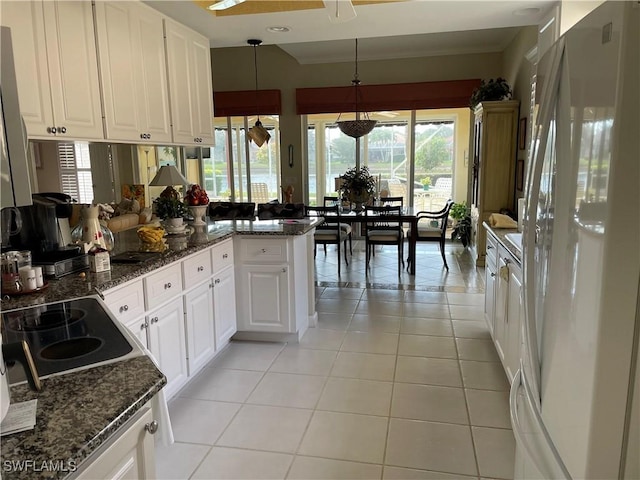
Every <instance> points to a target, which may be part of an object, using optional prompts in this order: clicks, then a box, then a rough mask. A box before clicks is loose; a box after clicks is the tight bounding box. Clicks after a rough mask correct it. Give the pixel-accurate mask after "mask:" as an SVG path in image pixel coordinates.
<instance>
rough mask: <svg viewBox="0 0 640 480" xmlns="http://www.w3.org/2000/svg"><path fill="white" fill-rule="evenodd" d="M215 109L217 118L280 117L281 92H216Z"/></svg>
mask: <svg viewBox="0 0 640 480" xmlns="http://www.w3.org/2000/svg"><path fill="white" fill-rule="evenodd" d="M213 109H214V116H216V117H235V116H245V115H255V114H256V113H259V114H260V115H280V114H281V113H282V101H281V99H280V90H258V92H257V95H256V91H255V90H242V91H236V92H214V94H213Z"/></svg>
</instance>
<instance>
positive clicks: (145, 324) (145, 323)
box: [140, 322, 149, 330]
mask: <svg viewBox="0 0 640 480" xmlns="http://www.w3.org/2000/svg"><path fill="white" fill-rule="evenodd" d="M148 326H149V325H147V322H144V323H142V324H140V330H144V329H145V328H147V327H148Z"/></svg>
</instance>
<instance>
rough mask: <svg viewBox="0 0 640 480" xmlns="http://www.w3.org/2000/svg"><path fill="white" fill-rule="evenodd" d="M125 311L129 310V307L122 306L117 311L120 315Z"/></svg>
mask: <svg viewBox="0 0 640 480" xmlns="http://www.w3.org/2000/svg"><path fill="white" fill-rule="evenodd" d="M127 310H129V305H122V306H121V307H120V309H119V311H120V313H122V312H126V311H127Z"/></svg>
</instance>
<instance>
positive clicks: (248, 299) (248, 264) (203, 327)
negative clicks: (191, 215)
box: [2, 219, 319, 398]
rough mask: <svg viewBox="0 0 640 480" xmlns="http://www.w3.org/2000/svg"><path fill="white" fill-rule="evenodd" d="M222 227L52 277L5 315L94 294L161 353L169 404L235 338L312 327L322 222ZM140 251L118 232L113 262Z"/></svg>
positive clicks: (292, 337)
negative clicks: (104, 265)
mask: <svg viewBox="0 0 640 480" xmlns="http://www.w3.org/2000/svg"><path fill="white" fill-rule="evenodd" d="M295 222H296V223H293V221H289V220H260V221H223V222H218V223H209V224H207V225H206V226H202V227H189V233H188V234H185V235H170V236H167V237H166V240H167V245H168V248H167V249H166V250H165V251H164V252H162V253H156V254H154V256H151V257H150V258H149V259H147V260H145V261H143V262H141V263H124V264H120V263H112V265H111V270H110V271H107V272H100V273H89V272H83V273H81V274H71V275H67V276H65V277H61V278H60V279H56V280H49V286H48V288H46V289H44V290H43V291H42V292H39V293H38V294H31V295H23V296H17V297H13V298H10V299H4V300H3V301H2V309H3V310H5V311H6V310H11V309H16V308H22V307H28V306H32V305H38V304H46V303H52V302H58V301H63V300H68V299H70V298H75V297H82V296H86V295H95V294H96V293H98V294H99V295H100V296H101V297H102V298H103V299H104V302H105V303H106V305H107V306H108V307H109V309H110V310H111V312H112V313H113V315H114V316H115V317H116V318H117V319H118V320H119V321H120V322H121V323H122V324H123V325H125V326H126V327H127V328H128V329H129V330H130V331H131V332H132V333H133V334H134V335H136V336H137V338H138V339H139V340H140V341H141V343H142V344H143V345H144V346H145V347H147V348H148V349H149V350H150V351H151V352H152V353H153V355H154V356H155V357H156V360H157V361H158V363H159V365H160V369H161V370H162V372H163V373H164V374H165V375H166V376H167V387H166V388H165V393H166V395H167V398H171V397H172V396H173V395H175V394H176V393H177V391H178V390H179V389H180V388H182V387H183V386H184V385H185V384H186V382H187V381H188V380H189V379H190V378H192V377H193V376H194V375H195V374H196V373H197V372H198V371H200V369H201V368H203V367H204V365H205V364H206V363H208V362H209V361H210V360H211V359H212V358H213V357H214V356H216V355H217V354H218V353H219V352H220V351H221V350H222V349H223V348H224V347H225V346H226V345H227V343H228V342H229V340H230V338H231V337H232V336H235V338H242V339H254V340H278V341H297V340H298V339H299V338H300V337H302V335H303V334H304V332H305V331H306V329H307V328H308V326H310V325H315V322H316V320H317V316H316V312H315V289H314V263H313V231H314V229H315V226H316V225H317V224H318V223H319V221H317V220H305V219H301V220H297V221H295ZM141 247H142V244H141V243H140V240H139V239H138V237H137V235H136V232H135V230H128V231H123V232H120V233H118V234H116V240H115V249H114V251H113V252H112V258H115V256H116V255H118V254H120V253H124V252H134V251H138V250H139V249H140V248H141Z"/></svg>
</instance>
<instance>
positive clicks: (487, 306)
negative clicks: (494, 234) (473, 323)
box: [484, 262, 496, 338]
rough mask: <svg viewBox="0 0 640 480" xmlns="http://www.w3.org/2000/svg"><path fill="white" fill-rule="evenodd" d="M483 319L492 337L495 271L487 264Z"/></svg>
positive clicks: (493, 267)
mask: <svg viewBox="0 0 640 480" xmlns="http://www.w3.org/2000/svg"><path fill="white" fill-rule="evenodd" d="M484 275H485V278H484V319H485V321H486V322H487V327H489V331H490V332H491V337H492V338H493V337H494V335H495V334H494V326H495V305H496V271H495V266H493V265H490V264H489V262H487V266H486V268H485V271H484Z"/></svg>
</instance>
